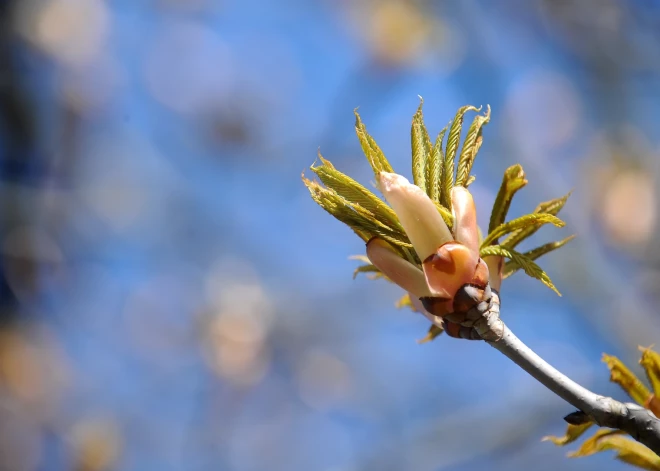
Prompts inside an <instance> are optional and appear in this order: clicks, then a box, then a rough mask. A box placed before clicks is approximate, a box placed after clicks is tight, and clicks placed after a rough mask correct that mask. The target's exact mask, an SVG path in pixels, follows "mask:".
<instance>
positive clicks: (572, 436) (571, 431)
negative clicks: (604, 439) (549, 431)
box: [541, 422, 594, 446]
mask: <svg viewBox="0 0 660 471" xmlns="http://www.w3.org/2000/svg"><path fill="white" fill-rule="evenodd" d="M592 425H594V423H593V422H587V423H586V424H581V425H571V424H569V425H568V427H567V428H566V434H565V435H564V436H563V437H554V436H551V435H548V436H545V437H543V438H542V439H541V441H544V442H545V441H551V442H552V443H554V444H555V445H557V446H564V445H568V444H569V443H572V442H574V441H575V440H577V439H578V438H580V437H581V436H582V435H583V434H584V433H585V432H586V431H587V430H589V428H591V426H592Z"/></svg>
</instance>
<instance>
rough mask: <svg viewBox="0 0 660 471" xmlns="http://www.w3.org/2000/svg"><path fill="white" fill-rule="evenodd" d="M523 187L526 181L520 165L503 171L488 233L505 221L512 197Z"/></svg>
mask: <svg viewBox="0 0 660 471" xmlns="http://www.w3.org/2000/svg"><path fill="white" fill-rule="evenodd" d="M525 185H527V180H526V179H525V172H524V170H523V168H522V165H520V164H516V165H512V166H511V167H509V168H507V169H506V170H505V171H504V177H503V178H502V184H501V185H500V190H499V191H498V192H497V197H496V198H495V203H493V211H492V212H491V213H490V223H489V224H488V232H491V231H493V230H494V229H495V228H496V227H497V226H499V225H500V224H502V223H503V222H504V221H505V220H506V215H507V213H508V212H509V206H511V200H513V195H515V194H516V192H517V191H518V190H520V189H521V188H522V187H524V186H525Z"/></svg>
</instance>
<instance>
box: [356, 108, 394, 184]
mask: <svg viewBox="0 0 660 471" xmlns="http://www.w3.org/2000/svg"><path fill="white" fill-rule="evenodd" d="M355 133H356V134H357V137H358V139H359V140H360V146H362V151H363V152H364V155H365V156H366V157H367V160H368V161H369V164H370V165H371V168H372V169H373V171H374V175H376V176H377V175H378V174H379V173H380V172H390V173H392V172H394V170H392V166H391V165H390V163H389V162H388V161H387V158H386V157H385V154H383V151H382V150H380V147H378V144H376V141H374V139H373V138H372V137H371V136H370V135H369V133H368V132H367V128H366V126H365V125H364V123H363V122H362V119H361V118H360V115H359V114H358V112H357V109H356V110H355Z"/></svg>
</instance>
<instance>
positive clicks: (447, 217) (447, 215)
mask: <svg viewBox="0 0 660 471" xmlns="http://www.w3.org/2000/svg"><path fill="white" fill-rule="evenodd" d="M434 203H435V207H436V208H438V212H439V213H440V216H442V219H443V220H444V221H445V224H447V227H448V228H449V230H450V231H451V230H452V229H453V227H454V219H453V217H452V215H451V212H450V211H449V210H448V209H447V208H445V207H444V206H442V205H441V204H440V203H436V202H435V201H434Z"/></svg>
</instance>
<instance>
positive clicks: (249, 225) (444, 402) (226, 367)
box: [0, 0, 660, 471]
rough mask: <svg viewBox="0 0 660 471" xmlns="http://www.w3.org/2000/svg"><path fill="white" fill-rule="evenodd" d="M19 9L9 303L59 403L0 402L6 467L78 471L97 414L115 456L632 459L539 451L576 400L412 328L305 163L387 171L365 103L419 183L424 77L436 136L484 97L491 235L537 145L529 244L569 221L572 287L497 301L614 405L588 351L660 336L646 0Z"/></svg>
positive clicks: (171, 466)
mask: <svg viewBox="0 0 660 471" xmlns="http://www.w3.org/2000/svg"><path fill="white" fill-rule="evenodd" d="M4 3H5V4H6V5H5V6H4V7H3V8H4V10H3V13H4V16H3V17H2V18H3V24H4V25H7V28H5V30H4V32H3V33H2V34H3V36H2V39H1V40H2V41H3V42H4V43H5V44H3V46H7V49H6V50H5V51H6V52H3V53H2V64H3V65H2V70H3V74H4V78H5V80H4V82H3V90H4V92H3V96H2V100H0V107H1V108H2V111H1V112H2V116H1V117H0V118H1V119H0V155H2V157H3V159H2V172H3V184H2V187H1V188H0V190H1V191H2V194H3V201H4V203H3V205H2V207H3V208H4V211H2V212H3V213H4V214H0V220H1V221H2V223H3V227H2V233H1V234H0V236H1V237H2V244H1V246H2V253H3V257H4V259H5V260H4V262H3V277H4V281H3V283H4V285H5V288H6V289H5V290H4V291H3V293H4V296H5V298H6V299H5V300H4V301H3V306H4V309H5V310H6V311H8V312H11V313H12V314H11V315H9V314H7V317H8V318H10V320H12V321H15V320H16V319H19V320H20V322H19V325H21V326H22V327H21V330H20V332H21V334H20V338H21V339H23V340H22V341H24V342H26V343H27V344H29V345H31V346H32V347H31V348H34V349H36V350H35V351H36V352H37V353H38V352H42V353H41V354H37V353H35V354H34V355H32V356H28V358H29V361H28V360H26V363H25V364H23V363H18V364H19V365H21V368H23V367H24V366H25V365H26V366H25V368H28V369H31V368H34V369H35V371H36V372H37V373H35V374H36V377H38V378H39V380H38V381H37V380H34V381H36V382H30V381H33V380H32V376H30V374H29V373H26V378H28V379H27V380H26V381H28V383H26V384H28V389H29V390H31V391H33V392H34V391H36V390H40V391H41V390H42V391H41V392H42V393H43V394H42V393H37V392H34V394H33V396H34V398H33V399H31V401H33V402H30V401H27V402H26V401H25V400H24V398H23V399H21V397H22V396H20V395H19V396H17V397H18V399H17V398H16V397H14V396H12V395H10V394H5V393H3V394H2V395H1V396H2V397H0V405H2V406H3V407H4V408H5V409H6V410H7V411H8V412H7V413H6V414H5V416H6V417H7V420H6V421H5V423H6V424H10V425H11V427H10V425H7V427H10V429H13V430H21V431H22V432H21V433H17V434H16V436H17V437H20V440H19V439H16V440H17V441H16V442H14V441H12V439H0V441H3V444H2V445H1V446H2V448H0V449H2V450H5V452H6V455H5V456H7V458H6V459H5V462H6V463H7V464H6V466H8V467H7V468H6V469H15V470H23V469H25V470H32V469H38V470H59V469H97V468H84V467H83V468H75V467H74V463H75V462H76V459H79V456H80V450H81V449H84V447H83V445H86V446H90V445H89V443H93V444H96V445H98V443H97V442H93V441H92V442H89V441H85V439H79V438H78V435H77V434H76V433H74V432H75V431H76V430H78V429H77V428H76V425H77V424H79V423H83V424H85V423H87V422H90V423H92V424H96V423H101V424H103V425H102V430H103V431H104V432H103V433H109V434H110V435H111V437H112V439H104V440H100V442H101V443H102V444H101V445H98V446H99V447H100V449H103V450H106V448H108V447H109V448H112V450H114V451H115V452H116V455H117V457H116V462H115V464H114V466H115V467H114V468H107V469H118V470H122V471H123V470H127V471H128V470H140V471H146V470H158V471H167V470H191V471H192V470H216V471H217V470H241V471H243V470H245V471H251V470H263V469H283V470H292V471H295V470H301V471H302V470H305V471H308V470H323V471H354V470H369V469H378V470H379V471H385V470H402V469H414V470H422V471H423V470H429V471H430V470H440V469H442V470H459V469H460V470H470V469H492V470H500V469H501V470H505V469H506V470H509V469H528V468H529V467H530V466H534V468H535V469H536V470H537V471H541V470H543V469H555V468H557V467H561V468H562V469H567V470H573V469H575V470H578V469H592V468H596V467H598V468H599V469H602V470H615V469H622V468H623V466H624V465H623V464H620V463H618V462H616V461H614V460H612V457H611V456H609V455H597V456H594V457H589V458H584V459H581V460H568V459H566V458H565V453H566V451H565V450H563V449H558V448H556V447H554V446H552V445H550V444H548V443H541V442H540V439H541V437H543V436H544V435H547V434H561V433H562V431H563V428H564V425H563V421H562V417H563V415H565V414H567V413H569V412H571V411H572V409H571V408H570V407H569V406H568V405H567V404H565V403H563V402H562V401H561V400H560V399H558V398H556V397H554V396H553V395H552V394H550V393H549V392H548V391H546V390H544V389H543V388H542V387H540V386H539V385H537V384H536V383H535V382H534V381H533V380H532V379H531V378H529V377H527V376H526V375H525V374H524V373H523V372H522V371H521V370H519V369H518V368H517V367H516V366H515V365H513V364H511V363H510V362H509V361H508V360H506V359H505V358H503V357H501V356H500V355H499V354H498V353H497V352H495V351H493V350H492V349H491V348H489V347H488V346H487V345H482V344H479V343H472V342H465V341H457V340H455V339H450V338H443V337H441V338H439V339H438V340H437V341H436V342H433V343H432V344H426V345H423V346H419V345H417V344H416V343H415V340H416V339H418V338H421V337H423V335H424V333H425V331H426V329H427V327H428V326H427V324H426V321H425V320H424V319H423V318H422V317H421V316H415V315H413V314H412V313H410V312H407V311H397V310H396V309H395V308H394V302H395V300H396V299H397V298H398V297H399V296H400V295H401V293H400V292H399V290H398V289H397V288H395V287H394V286H390V285H387V284H386V283H384V282H382V281H376V282H373V281H370V280H367V279H366V278H363V277H359V278H358V279H356V280H353V279H352V278H351V274H352V271H353V269H354V267H355V266H356V262H355V261H353V260H349V259H348V256H349V255H352V254H359V253H362V252H363V245H362V243H361V241H360V240H359V239H358V238H357V237H355V235H354V234H352V232H351V231H350V230H348V229H347V228H345V227H343V226H342V225H341V224H339V223H338V222H337V221H335V220H333V219H332V218H330V217H329V216H328V215H327V214H325V213H324V212H323V211H322V210H321V209H320V208H319V207H317V206H316V205H315V204H314V203H313V202H312V200H311V199H310V198H309V195H308V192H307V190H306V189H305V187H304V186H303V185H302V183H301V181H300V173H301V172H302V171H303V170H305V169H307V168H308V167H309V166H310V165H311V164H312V163H313V162H314V160H315V158H316V153H317V150H318V149H319V148H320V150H321V152H322V153H323V155H324V156H325V157H326V158H328V159H329V160H331V161H332V162H333V163H334V164H335V165H336V166H337V167H338V168H339V169H341V170H342V171H344V172H346V173H349V174H351V175H352V176H354V177H355V178H357V179H358V180H360V181H361V182H362V183H364V184H370V179H371V178H372V174H371V170H370V168H369V166H368V164H367V162H366V160H365V159H364V157H363V156H362V153H361V150H360V146H359V143H358V141H357V139H356V137H355V134H354V129H353V126H354V116H353V109H354V108H357V107H359V111H360V113H361V116H362V119H363V121H364V122H365V124H366V125H367V128H368V129H369V132H370V133H371V134H372V135H373V136H374V138H375V139H376V140H377V142H378V143H379V145H380V146H381V148H382V149H383V150H384V152H385V154H386V155H387V156H388V158H389V159H390V161H391V162H392V164H393V166H394V168H395V169H396V170H398V171H399V172H400V173H403V174H405V175H409V172H410V170H409V167H410V137H409V126H410V122H411V117H412V115H413V113H414V112H415V109H416V107H417V105H418V100H419V99H418V95H420V96H423V97H424V100H425V107H424V114H425V118H426V123H427V125H428V128H429V131H430V132H431V133H432V134H435V133H436V132H437V131H439V130H440V129H441V128H442V127H443V126H444V125H445V124H446V123H447V122H448V121H449V120H450V119H451V118H452V117H453V115H454V113H455V111H456V109H457V108H458V107H459V106H462V105H464V104H474V105H477V106H480V105H484V106H485V105H486V104H490V106H491V107H492V120H491V123H490V124H489V125H488V126H487V128H485V131H484V146H483V147H482V149H481V151H480V154H479V158H478V159H477V162H476V165H475V169H474V173H475V174H476V175H477V181H476V183H474V185H473V186H471V189H472V190H473V191H474V195H475V199H476V201H477V208H478V211H479V220H480V225H481V226H482V227H484V226H485V225H486V222H487V220H488V217H489V213H490V206H491V205H492V202H493V200H494V197H495V193H496V191H497V188H498V187H499V184H500V181H501V175H502V172H503V171H504V169H506V168H507V167H508V166H510V165H512V164H514V163H517V162H520V163H521V164H522V165H523V167H524V168H525V170H526V172H527V174H528V180H529V182H530V184H529V185H528V187H527V188H525V189H524V190H523V191H522V192H521V193H520V194H519V196H518V197H517V200H516V201H515V202H514V204H513V206H512V209H511V212H510V214H512V215H519V214H522V213H523V212H529V211H531V210H532V209H533V208H534V207H535V206H536V205H537V204H538V203H539V202H540V201H545V200H548V199H551V198H555V197H558V196H560V195H563V194H565V193H566V192H568V191H569V190H571V189H573V190H574V193H573V195H572V197H571V199H570V200H569V203H568V205H567V207H566V209H565V210H564V212H562V215H563V216H564V217H565V219H566V220H567V222H568V228H566V229H563V230H551V229H544V230H543V231H541V232H540V233H539V235H538V236H537V238H536V239H535V240H536V241H541V242H545V241H550V240H555V239H558V238H560V237H565V236H567V235H569V234H570V233H577V234H578V236H579V237H578V240H577V241H576V242H574V243H572V245H571V246H570V247H567V248H566V249H565V250H564V251H563V254H562V253H558V254H556V255H555V254H553V255H551V256H549V257H548V258H547V259H543V260H542V263H541V264H542V265H543V266H544V267H545V268H546V269H547V271H548V273H549V274H550V276H551V277H552V278H553V280H554V281H555V284H556V285H557V287H558V288H559V289H560V291H562V292H563V293H564V296H563V297H562V298H559V297H557V296H556V295H555V294H553V293H552V292H551V291H550V290H548V289H547V288H545V287H544V286H543V285H541V284H540V283H538V282H536V281H534V280H529V279H526V278H525V277H524V276H523V275H521V274H517V275H515V276H514V277H512V278H511V279H509V280H507V281H505V284H504V287H503V303H502V308H503V311H502V312H503V318H504V319H505V320H506V322H507V323H508V325H509V326H510V327H511V328H512V330H514V331H515V332H517V335H518V336H519V337H520V338H522V339H523V340H524V341H525V342H527V343H528V344H529V345H530V346H531V347H533V348H534V349H535V350H536V351H537V352H538V353H539V354H541V355H542V356H544V357H545V358H546V359H547V360H548V361H549V362H551V363H552V364H554V365H555V366H557V367H559V368H560V369H561V370H563V371H564V372H566V373H567V374H569V376H571V377H573V378H574V379H576V380H578V381H579V382H581V383H583V384H585V385H586V386H589V387H593V388H594V389H595V390H596V391H597V392H599V393H606V394H613V395H615V396H616V397H618V398H622V397H623V396H622V394H621V393H620V392H619V391H618V390H617V389H616V387H614V386H613V385H610V384H609V383H608V373H607V369H606V367H605V366H604V365H603V364H601V363H600V356H601V353H602V352H608V353H611V354H617V355H620V356H621V357H622V358H623V359H625V360H626V361H627V362H629V363H631V364H634V363H635V362H636V358H637V356H638V352H637V351H636V346H637V345H639V344H642V345H649V344H651V343H654V342H655V339H656V338H657V335H658V332H659V330H660V329H659V327H660V324H659V323H658V318H657V313H656V312H653V310H652V309H651V306H652V305H653V303H654V301H655V298H654V293H655V286H657V283H656V282H657V280H658V278H657V276H656V273H657V270H656V267H655V265H656V261H655V260H656V259H657V257H656V256H655V255H654V254H656V253H658V251H657V249H656V248H657V241H656V239H655V232H657V231H655V229H656V228H657V223H656V215H657V208H656V206H657V201H658V196H657V190H656V188H657V178H658V174H659V169H660V166H659V165H658V158H657V157H658V137H657V123H658V121H657V118H656V109H657V105H658V102H657V96H658V92H659V91H660V90H659V84H660V82H659V81H658V78H659V70H658V64H660V61H659V60H658V59H659V57H658V54H660V53H659V52H658V51H660V48H658V42H659V41H660V36H659V35H658V31H660V30H659V29H658V28H657V26H658V24H659V23H660V8H659V7H658V6H657V5H655V4H653V3H652V2H642V1H634V2H624V1H623V0H619V1H617V0H603V1H602V2H600V1H596V0H589V1H586V0H585V1H583V2H580V1H564V2H552V1H540V0H538V1H532V2H527V1H522V0H507V1H504V2H491V1H488V0H481V1H477V0H468V1H463V2H457V1H438V2H426V1H421V0H420V1H403V0H401V1H398V0H388V1H382V2H376V1H358V2H346V1H345V2H327V1H326V2H301V1H294V0H291V1H284V2H267V1H263V0H253V1H241V2H238V1H236V2H231V1H225V2H214V1H210V0H209V1H205V0H195V1H192V0H191V1H182V0H169V1H165V0H161V1H157V0H151V1H125V0H124V1H121V0H113V1H102V0H30V1H23V0H21V1H20V2H19V1H13V2H10V1H5V2H4ZM306 175H307V176H308V177H311V172H310V171H309V170H306ZM626 176H629V177H631V178H629V179H628V180H625V181H624V180H619V178H621V179H623V178H624V177H626ZM630 182H632V183H630ZM613 188H614V189H620V191H619V193H615V194H611V192H613V191H614V190H611V189H613ZM610 190H611V192H610ZM617 191H618V190H617ZM608 202H611V204H610V203H608ZM26 267H27V268H26ZM30 267H32V268H30ZM30 351H31V350H30ZM54 352H55V353H54ZM12 358H13V357H12ZM21 358H22V357H21ZM0 363H1V362H0ZM8 364H10V366H11V365H14V363H11V362H9V363H8ZM7 368H9V370H8V371H13V370H12V369H11V368H10V367H7ZM39 368H41V369H39ZM0 371H3V370H2V367H1V366H0ZM43 371H45V372H46V373H47V374H42V373H43ZM10 376H11V375H9V376H8V377H10ZM21 384H22V383H21ZM9 389H11V388H9ZM30 397H32V396H30ZM34 401H36V402H34ZM35 404H36V405H37V406H38V407H37V406H35ZM108 424H110V425H108ZM104 427H105V428H104ZM84 430H87V429H84ZM93 430H96V429H93ZM108 430H110V432H108ZM101 436H105V435H101ZM5 442H6V443H5ZM108 442H112V443H113V446H112V447H110V446H109V445H108ZM7 443H9V444H7ZM12 443H13V445H12ZM81 443H82V444H83V445H81ZM104 446H105V447H106V448H104ZM573 448H575V447H573ZM112 450H111V451H112ZM106 452H107V453H109V454H110V455H113V453H110V452H108V451H107V450H106ZM0 454H2V453H0ZM113 456H114V455H113ZM3 466H5V464H3ZM3 469H4V468H3ZM98 469H106V468H98Z"/></svg>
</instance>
